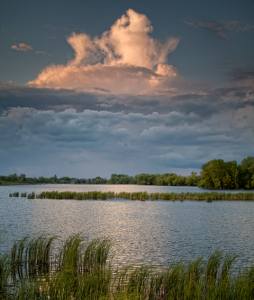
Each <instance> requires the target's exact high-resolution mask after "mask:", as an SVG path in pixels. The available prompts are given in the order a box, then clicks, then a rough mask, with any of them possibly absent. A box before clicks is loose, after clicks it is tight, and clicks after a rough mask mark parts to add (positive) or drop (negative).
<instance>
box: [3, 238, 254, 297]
mask: <svg viewBox="0 0 254 300" xmlns="http://www.w3.org/2000/svg"><path fill="white" fill-rule="evenodd" d="M55 239H56V237H52V236H47V235H42V236H38V237H34V238H33V237H25V238H24V239H22V240H20V241H16V242H15V243H14V244H13V247H12V249H11V253H9V254H5V255H3V256H1V257H0V298H1V299H51V300H53V299H77V300H78V299H92V300H94V299H111V300H116V299H133V300H134V299H144V300H146V299H147V300H152V299H154V300H158V299H160V300H162V299H211V300H212V299H253V298H254V266H253V265H251V266H249V267H248V268H247V267H246V268H245V269H243V270H239V272H238V274H235V275H233V274H232V272H231V270H232V266H233V263H234V260H235V258H236V257H237V255H235V254H233V253H227V254H224V253H223V252H222V251H220V250H217V251H216V252H214V253H213V254H211V255H210V257H209V258H208V259H207V260H205V259H204V258H203V257H201V258H199V259H197V260H192V261H189V262H184V261H182V260H180V261H179V262H173V263H171V264H170V265H169V266H168V267H166V268H158V267H153V266H146V265H141V266H137V267H133V266H125V267H122V268H119V267H116V266H114V265H112V260H111V259H110V256H109V253H110V250H111V249H112V242H111V241H110V240H109V239H95V240H93V241H91V242H90V243H87V242H86V240H85V238H84V237H83V236H82V235H81V234H74V235H71V236H69V237H68V238H67V239H66V240H65V242H63V245H62V247H61V249H59V251H58V253H57V254H56V255H55V258H53V256H52V244H53V242H54V241H55Z"/></svg>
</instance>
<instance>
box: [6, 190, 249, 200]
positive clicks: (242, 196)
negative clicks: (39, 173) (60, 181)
mask: <svg viewBox="0 0 254 300" xmlns="http://www.w3.org/2000/svg"><path fill="white" fill-rule="evenodd" d="M14 195H19V193H18V192H17V193H13V194H10V195H9V196H10V197H12V196H13V197H15V196H14ZM16 197H18V196H16ZM21 197H26V193H22V194H21ZM35 198H36V199H66V200H68V199H74V200H98V199H99V200H106V199H112V198H122V199H128V200H140V201H146V200H152V201H154V200H172V201H176V200H180V201H183V200H194V201H207V202H212V201H219V200H229V201H238V200H244V201H245V200H246V201H253V200H254V193H235V194H233V193H218V192H211V193H208V192H204V193H189V192H188V193H179V194H177V193H151V194H148V193H147V192H134V193H127V192H120V193H114V192H97V191H93V192H79V193H77V192H68V191H67V192H57V191H51V192H49V191H48V192H47V191H45V192H41V193H40V194H38V195H35V193H34V192H32V193H30V194H28V195H27V199H35Z"/></svg>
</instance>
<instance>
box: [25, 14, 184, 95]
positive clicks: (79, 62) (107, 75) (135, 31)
mask: <svg viewBox="0 0 254 300" xmlns="http://www.w3.org/2000/svg"><path fill="white" fill-rule="evenodd" d="M152 30H153V28H152V26H151V22H150V21H149V19H148V18H147V17H146V16H145V15H142V14H139V13H137V12H135V11H134V10H132V9H129V10H128V11H127V12H126V15H123V16H122V17H121V18H120V19H118V20H117V21H116V22H115V24H113V25H112V26H111V28H110V30H109V31H106V32H104V33H103V34H102V35H101V37H95V38H91V37H90V36H88V35H87V34H85V33H82V34H76V33H73V34H72V35H71V36H70V37H68V39H67V42H68V43H69V44H70V45H71V46H72V48H73V50H74V53H75V58H74V59H72V60H70V61H69V63H68V64H67V65H51V66H48V67H46V68H45V69H44V70H43V71H42V72H41V73H40V74H39V76H38V77H37V78H36V79H35V80H33V81H30V82H28V84H29V85H30V86H36V87H47V88H49V87H50V88H68V89H82V90H86V91H94V90H95V89H97V91H98V89H104V90H110V91H111V92H113V93H127V94H145V93H150V92H154V91H156V90H158V89H160V90H163V89H166V88H167V89H168V88H169V87H168V84H169V83H170V82H171V81H175V80H176V79H179V80H180V81H181V80H182V78H181V77H180V76H179V73H178V71H177V69H176V68H175V67H173V66H171V65H168V64H167V56H168V54H169V53H170V52H172V51H174V50H175V49H176V48H177V45H178V43H179V39H178V38H174V37H172V38H168V39H167V41H166V42H165V43H162V42H160V41H158V40H156V39H154V38H152V37H151V36H150V35H149V34H150V33H151V32H152Z"/></svg>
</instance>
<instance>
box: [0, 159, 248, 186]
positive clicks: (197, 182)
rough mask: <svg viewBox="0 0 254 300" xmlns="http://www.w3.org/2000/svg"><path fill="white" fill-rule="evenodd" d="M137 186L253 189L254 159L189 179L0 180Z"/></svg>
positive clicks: (207, 167) (6, 179)
mask: <svg viewBox="0 0 254 300" xmlns="http://www.w3.org/2000/svg"><path fill="white" fill-rule="evenodd" d="M1 183H2V184H46V183H60V184H61V183H62V184H64V183H65V184H139V185H162V186H198V187H204V188H212V189H239V188H246V189H251V188H254V157H252V156H249V157H247V158H244V159H243V160H242V162H241V164H239V165H237V162H236V161H229V162H225V161H224V160H223V159H214V160H211V161H209V162H208V163H206V164H204V165H203V166H202V168H201V172H200V174H199V175H198V174H197V173H196V172H192V173H191V175H190V176H182V175H177V174H174V173H165V174H162V175H161V174H145V173H142V174H138V175H135V176H134V177H133V176H128V175H124V174H112V175H111V177H110V179H106V178H102V177H99V176H98V177H95V178H88V179H85V178H82V179H78V178H70V177H61V178H57V176H56V175H55V176H53V177H49V178H47V177H39V178H36V177H33V178H32V177H26V175H25V174H21V175H19V176H17V174H12V175H9V176H0V184H1Z"/></svg>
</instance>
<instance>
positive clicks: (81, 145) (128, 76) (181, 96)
mask: <svg viewBox="0 0 254 300" xmlns="http://www.w3.org/2000/svg"><path fill="white" fill-rule="evenodd" d="M253 11H254V1H253V0H242V1H236V0H231V1H227V0H223V1H217V0H215V1H201V0H199V1H197V0H196V1H195V0H194V1H187V0H178V1H163V0H161V1H148V0H146V1H143V0H140V1H110V0H109V1H98V0H94V1H81V0H72V1H67V0H61V1H60V0H50V1H49V0H44V1H40V0H33V1H32V0H22V1H20V0H18V1H17V0H8V1H7V0H0V175H9V174H13V173H17V174H21V173H25V174H26V175H27V176H36V177H39V176H46V177H50V176H53V175H54V174H56V175H57V176H58V177H61V176H69V177H78V178H88V177H96V176H101V177H106V178H109V177H110V175H111V174H112V173H117V174H127V175H135V174H140V173H150V174H157V173H159V174H163V173H171V172H173V173H176V174H181V175H189V174H190V173H191V172H192V171H195V172H199V171H200V169H201V167H202V165H203V164H204V163H206V162H208V161H209V160H212V159H224V160H225V161H232V160H236V161H237V162H238V163H241V161H242V159H243V158H245V157H247V156H254V54H253V53H254V19H253Z"/></svg>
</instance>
